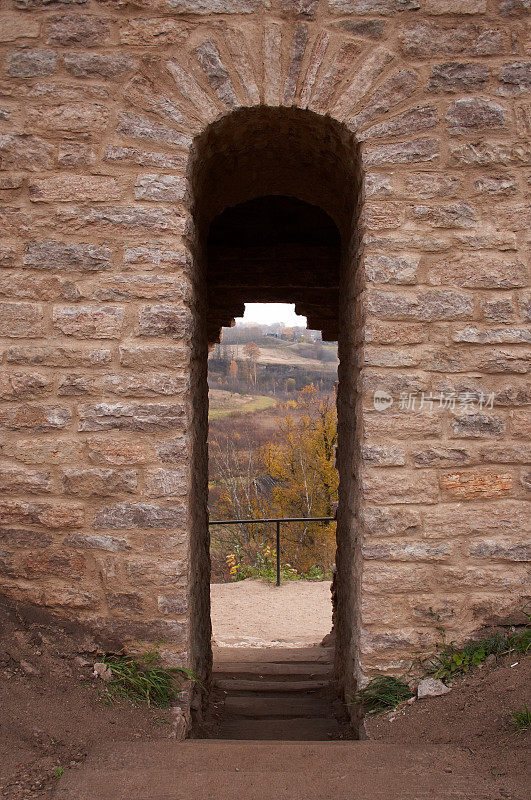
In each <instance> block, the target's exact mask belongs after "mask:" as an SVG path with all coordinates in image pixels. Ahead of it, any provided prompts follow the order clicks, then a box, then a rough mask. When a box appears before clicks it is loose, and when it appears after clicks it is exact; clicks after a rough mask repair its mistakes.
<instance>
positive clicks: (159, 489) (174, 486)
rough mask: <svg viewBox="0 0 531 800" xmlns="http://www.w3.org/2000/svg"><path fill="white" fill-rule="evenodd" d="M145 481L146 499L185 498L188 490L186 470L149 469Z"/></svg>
mask: <svg viewBox="0 0 531 800" xmlns="http://www.w3.org/2000/svg"><path fill="white" fill-rule="evenodd" d="M145 481H146V494H147V496H148V497H185V496H186V494H187V492H188V489H189V477H188V468H187V467H181V468H180V469H163V468H158V469H150V470H147V471H146V475H145Z"/></svg>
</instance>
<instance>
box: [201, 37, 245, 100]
mask: <svg viewBox="0 0 531 800" xmlns="http://www.w3.org/2000/svg"><path fill="white" fill-rule="evenodd" d="M194 53H195V55H196V57H197V60H198V61H199V64H200V65H201V67H202V69H203V71H204V73H205V75H206V77H207V80H208V83H209V84H210V86H211V87H212V89H213V91H214V92H215V93H216V94H217V96H218V97H219V99H220V100H221V102H222V103H223V104H224V105H225V106H226V107H227V108H229V109H233V108H236V107H237V105H238V99H237V97H236V93H235V91H234V87H233V85H232V81H231V79H230V75H229V73H228V72H227V68H226V67H225V65H224V63H223V61H222V59H221V56H220V54H219V50H218V48H217V47H216V45H215V43H214V42H213V41H212V39H205V41H203V42H201V44H199V45H198V46H197V47H196V48H195V50H194Z"/></svg>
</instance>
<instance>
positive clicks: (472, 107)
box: [446, 97, 507, 133]
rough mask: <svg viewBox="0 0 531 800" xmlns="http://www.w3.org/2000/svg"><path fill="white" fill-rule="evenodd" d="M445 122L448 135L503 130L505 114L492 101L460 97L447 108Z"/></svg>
mask: <svg viewBox="0 0 531 800" xmlns="http://www.w3.org/2000/svg"><path fill="white" fill-rule="evenodd" d="M446 122H447V128H448V131H449V132H450V133H467V132H468V131H478V130H485V129H491V128H503V127H505V125H506V123H507V112H506V109H505V108H504V107H503V106H501V105H500V104H499V103H495V102H494V101H493V100H486V99H484V98H481V97H462V98H460V99H459V100H456V101H455V103H452V105H451V106H450V107H449V109H448V111H447V112H446Z"/></svg>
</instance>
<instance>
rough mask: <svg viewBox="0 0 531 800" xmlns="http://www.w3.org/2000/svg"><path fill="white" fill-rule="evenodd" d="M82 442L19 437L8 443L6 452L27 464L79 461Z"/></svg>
mask: <svg viewBox="0 0 531 800" xmlns="http://www.w3.org/2000/svg"><path fill="white" fill-rule="evenodd" d="M81 451H82V443H81V442H78V441H75V440H74V441H69V440H67V439H59V438H57V436H53V438H38V437H37V438H32V439H21V438H17V440H16V441H15V442H12V443H10V444H9V445H8V444H6V448H5V452H6V455H9V456H10V457H11V458H14V459H16V460H17V461H22V462H23V463H25V464H45V465H51V464H64V463H69V462H72V461H74V462H76V461H79V459H80V458H81Z"/></svg>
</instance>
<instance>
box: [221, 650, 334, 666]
mask: <svg viewBox="0 0 531 800" xmlns="http://www.w3.org/2000/svg"><path fill="white" fill-rule="evenodd" d="M212 652H213V655H214V664H223V663H224V662H227V661H228V662H230V663H233V662H235V661H237V662H238V663H239V664H240V663H244V662H252V663H254V664H257V663H259V662H263V661H265V662H267V663H276V664H286V663H287V664H294V663H296V662H297V661H303V662H306V663H310V664H314V663H318V662H321V663H326V664H332V663H333V661H334V651H333V649H332V648H330V647H320V646H316V647H214V648H213V649H212Z"/></svg>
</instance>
